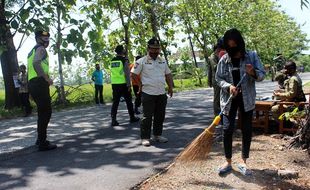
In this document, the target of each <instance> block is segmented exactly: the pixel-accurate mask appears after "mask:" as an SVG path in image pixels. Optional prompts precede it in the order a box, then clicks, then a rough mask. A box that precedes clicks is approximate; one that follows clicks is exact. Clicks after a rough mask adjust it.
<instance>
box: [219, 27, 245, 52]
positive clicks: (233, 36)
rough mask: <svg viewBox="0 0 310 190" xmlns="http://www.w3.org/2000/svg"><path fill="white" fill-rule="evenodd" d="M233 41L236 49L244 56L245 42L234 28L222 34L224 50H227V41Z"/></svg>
mask: <svg viewBox="0 0 310 190" xmlns="http://www.w3.org/2000/svg"><path fill="white" fill-rule="evenodd" d="M229 40H233V41H235V42H236V44H237V47H238V49H239V50H240V51H241V54H242V55H244V54H245V42H244V39H243V37H242V35H241V33H240V31H239V30H237V29H236V28H232V29H229V30H227V31H226V32H225V34H224V48H225V49H226V50H228V49H229V45H228V41H229Z"/></svg>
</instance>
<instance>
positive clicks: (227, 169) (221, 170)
mask: <svg viewBox="0 0 310 190" xmlns="http://www.w3.org/2000/svg"><path fill="white" fill-rule="evenodd" d="M231 170H232V167H231V165H228V166H225V167H220V168H219V169H218V170H217V171H218V174H219V175H224V174H227V173H228V172H230V171H231Z"/></svg>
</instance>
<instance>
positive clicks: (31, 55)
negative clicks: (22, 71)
mask: <svg viewBox="0 0 310 190" xmlns="http://www.w3.org/2000/svg"><path fill="white" fill-rule="evenodd" d="M38 47H39V46H35V47H34V48H33V49H32V50H31V52H30V53H29V54H28V59H27V62H28V81H29V80H31V79H33V78H35V77H37V76H38V75H37V72H36V71H35V70H34V67H33V59H34V56H35V54H36V50H37V48H38ZM48 65H49V63H48V55H46V57H45V58H44V59H43V60H42V61H41V66H42V69H43V71H44V73H45V74H47V75H48V74H49V66H48Z"/></svg>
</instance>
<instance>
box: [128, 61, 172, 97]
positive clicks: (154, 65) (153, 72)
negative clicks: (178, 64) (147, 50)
mask: <svg viewBox="0 0 310 190" xmlns="http://www.w3.org/2000/svg"><path fill="white" fill-rule="evenodd" d="M131 72H132V73H134V74H136V75H140V76H141V82H142V92H144V93H146V94H150V95H161V94H165V93H166V91H165V84H166V76H165V75H167V74H170V73H171V71H170V69H169V67H168V65H167V63H166V61H165V60H164V59H163V58H161V57H159V56H158V57H157V59H156V60H154V59H152V58H151V57H150V56H148V55H147V56H144V57H142V58H140V59H138V60H137V62H136V63H135V66H134V67H133V68H132V69H131Z"/></svg>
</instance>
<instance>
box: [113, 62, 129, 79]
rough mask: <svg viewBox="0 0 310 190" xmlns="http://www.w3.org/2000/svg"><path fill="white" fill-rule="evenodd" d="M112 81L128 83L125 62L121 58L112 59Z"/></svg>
mask: <svg viewBox="0 0 310 190" xmlns="http://www.w3.org/2000/svg"><path fill="white" fill-rule="evenodd" d="M110 69H111V83H112V84H124V83H126V78H125V73H124V66H123V62H122V61H120V60H115V61H111V64H110Z"/></svg>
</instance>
